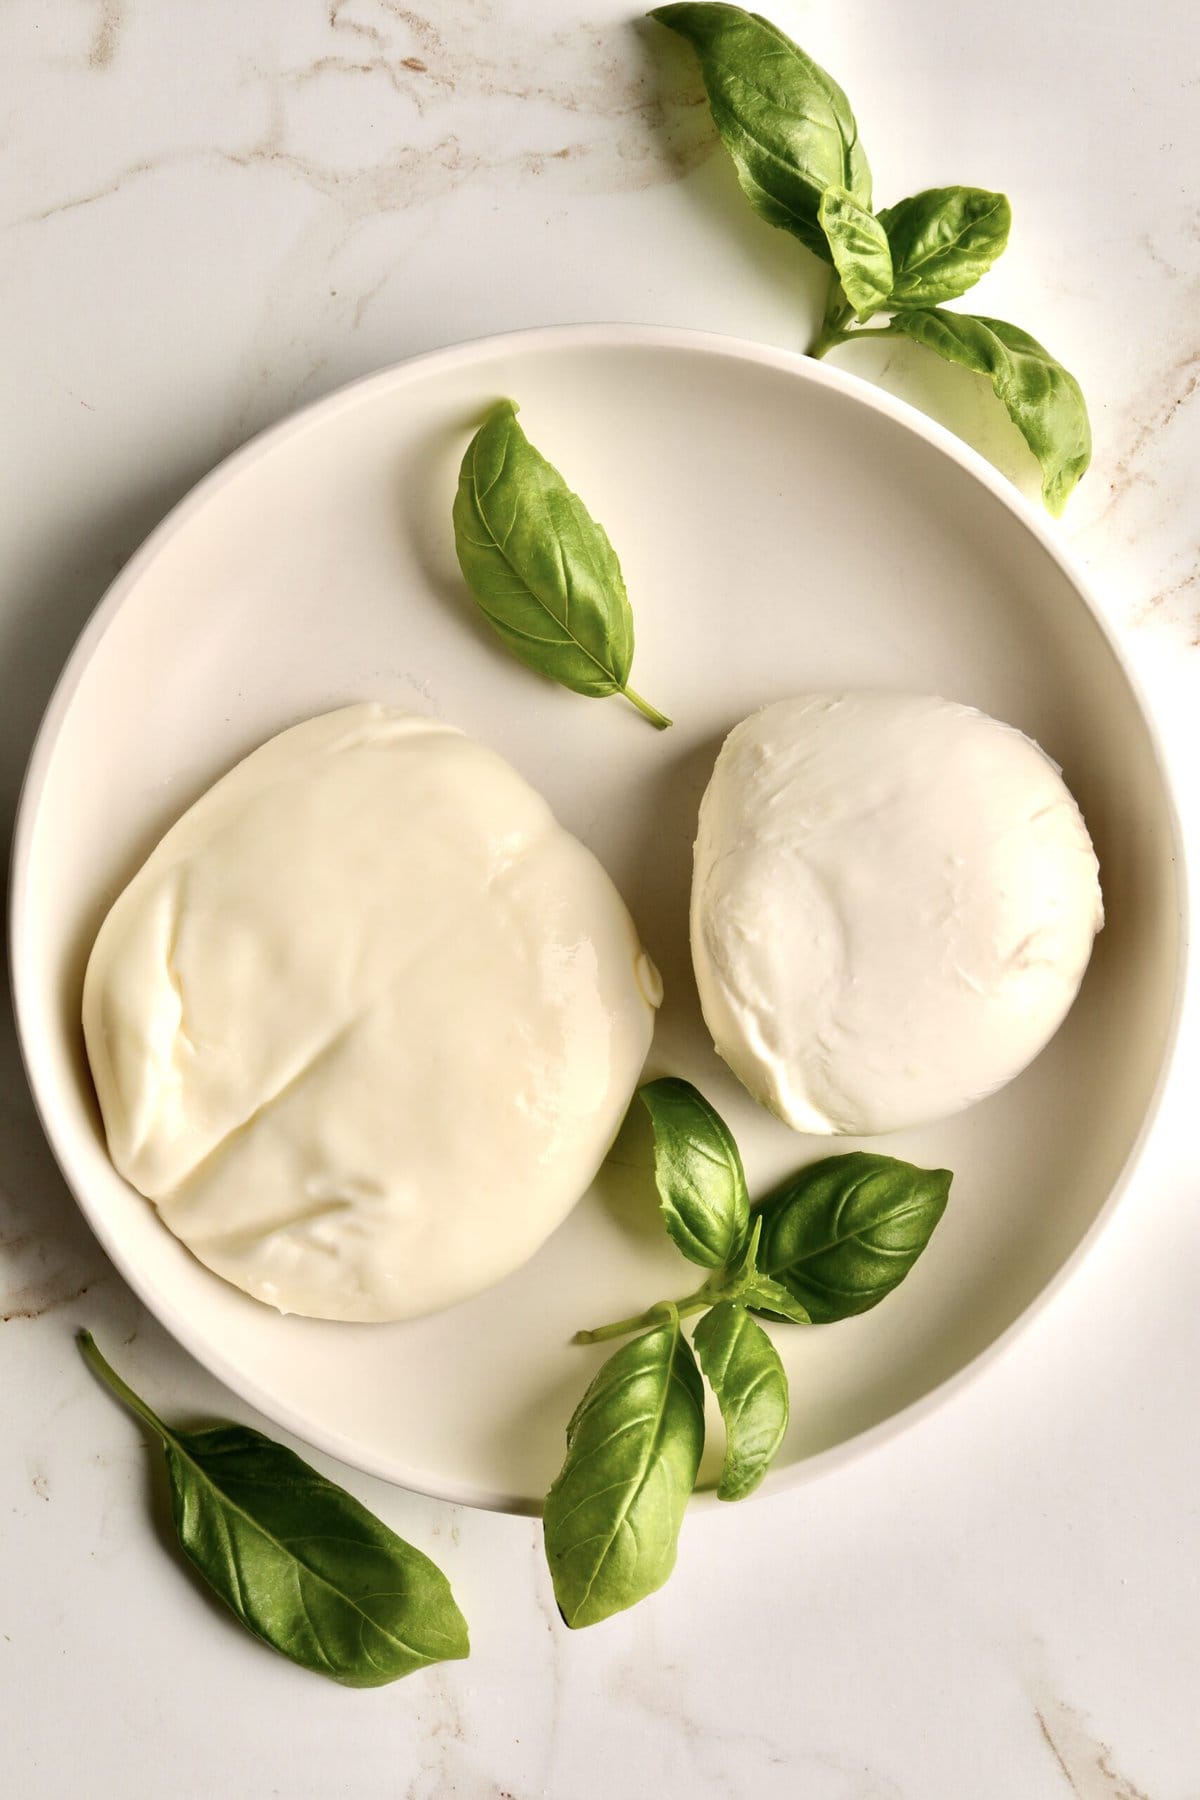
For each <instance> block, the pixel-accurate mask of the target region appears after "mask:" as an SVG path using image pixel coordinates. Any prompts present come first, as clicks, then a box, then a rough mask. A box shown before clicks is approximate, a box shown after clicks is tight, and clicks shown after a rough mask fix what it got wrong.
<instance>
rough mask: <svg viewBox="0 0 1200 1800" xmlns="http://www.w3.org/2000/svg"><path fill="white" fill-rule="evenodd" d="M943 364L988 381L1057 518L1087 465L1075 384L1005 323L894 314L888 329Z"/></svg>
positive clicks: (1087, 442)
mask: <svg viewBox="0 0 1200 1800" xmlns="http://www.w3.org/2000/svg"><path fill="white" fill-rule="evenodd" d="M889 329H890V330H892V331H900V332H902V333H903V334H904V335H905V336H906V337H910V338H913V339H914V340H915V341H916V342H917V343H918V344H924V345H925V347H926V348H927V349H929V350H933V351H935V352H936V353H937V355H938V356H940V357H943V358H944V359H945V361H946V362H952V363H961V365H962V366H963V368H964V369H972V370H974V371H975V373H976V374H978V375H986V376H987V378H988V380H989V381H990V382H991V384H992V387H993V389H994V390H995V392H996V394H997V396H998V398H999V399H1001V400H1002V401H1003V402H1004V404H1005V406H1006V407H1007V408H1008V416H1009V418H1010V419H1011V420H1012V422H1013V424H1014V425H1015V426H1016V427H1017V430H1018V431H1019V432H1020V433H1021V436H1022V437H1023V438H1024V439H1025V442H1026V443H1027V444H1028V445H1029V448H1030V449H1031V450H1032V451H1033V454H1034V455H1035V456H1036V457H1037V459H1038V462H1039V463H1040V464H1041V467H1042V499H1043V500H1044V502H1045V504H1046V506H1047V507H1048V508H1049V510H1050V511H1051V512H1052V513H1056V514H1057V513H1061V511H1062V509H1063V507H1064V506H1065V505H1066V503H1067V499H1068V497H1069V495H1070V493H1071V490H1072V488H1073V487H1074V486H1075V484H1076V482H1077V481H1078V480H1079V478H1080V476H1081V475H1082V474H1083V473H1084V471H1085V469H1086V468H1087V466H1088V464H1089V463H1090V462H1091V460H1092V429H1091V426H1090V424H1089V423H1088V415H1087V406H1086V404H1085V402H1084V398H1083V394H1082V392H1081V391H1080V387H1079V383H1078V382H1077V381H1076V379H1075V377H1074V376H1073V375H1070V374H1068V372H1067V370H1066V369H1064V368H1063V366H1062V364H1061V363H1060V362H1056V361H1055V359H1054V357H1052V356H1051V355H1050V352H1049V351H1048V350H1044V349H1043V348H1042V346H1041V344H1039V343H1038V342H1037V340H1036V339H1035V338H1031V337H1030V336H1029V335H1028V333H1027V332H1024V331H1021V330H1019V329H1018V327H1017V326H1016V325H1009V324H1007V323H1006V321H1005V320H1003V319H982V318H974V317H972V315H971V314H970V313H957V312H943V311H941V310H940V309H938V308H934V309H931V310H930V311H928V312H898V313H896V315H895V317H894V318H893V320H892V323H891V326H890V327H889Z"/></svg>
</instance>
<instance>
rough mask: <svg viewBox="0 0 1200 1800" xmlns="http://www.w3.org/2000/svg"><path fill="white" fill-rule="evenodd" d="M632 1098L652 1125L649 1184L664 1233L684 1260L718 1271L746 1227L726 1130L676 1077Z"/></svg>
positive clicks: (742, 1186)
mask: <svg viewBox="0 0 1200 1800" xmlns="http://www.w3.org/2000/svg"><path fill="white" fill-rule="evenodd" d="M639 1094H640V1097H641V1100H642V1104H643V1105H644V1106H645V1108H646V1111H647V1112H648V1113H649V1114H650V1119H651V1123H652V1124H653V1126H654V1180H655V1185H656V1186H657V1188H658V1193H659V1201H660V1204H661V1206H662V1213H663V1218H664V1219H665V1221H666V1226H667V1230H668V1231H669V1232H670V1234H671V1236H672V1238H673V1239H674V1241H675V1243H676V1244H677V1245H678V1247H679V1248H680V1249H681V1250H682V1251H683V1254H684V1255H685V1256H686V1257H688V1258H689V1259H690V1260H691V1261H692V1262H694V1263H699V1264H700V1266H701V1268H705V1269H719V1268H722V1267H723V1266H724V1265H725V1264H726V1263H727V1262H729V1261H730V1260H731V1259H732V1258H733V1257H735V1256H737V1254H738V1252H739V1251H740V1250H741V1249H742V1246H743V1244H744V1243H745V1240H746V1235H747V1232H748V1231H749V1227H750V1198H749V1195H748V1193H747V1191H746V1177H745V1175H744V1173H743V1172H742V1159H741V1157H740V1156H739V1155H738V1148H737V1145H736V1144H735V1143H734V1141H733V1138H732V1137H731V1136H730V1133H729V1128H728V1127H727V1126H726V1124H725V1121H724V1120H723V1119H722V1118H721V1116H720V1114H719V1113H718V1112H717V1111H715V1109H714V1108H713V1107H711V1106H710V1105H709V1103H708V1101H707V1100H706V1099H705V1098H704V1096H703V1094H701V1093H699V1092H697V1090H696V1089H695V1088H694V1087H693V1086H692V1084H691V1082H690V1081H681V1080H679V1078H678V1077H677V1076H674V1075H670V1076H666V1077H665V1078H664V1079H663V1080H661V1081H651V1082H647V1084H646V1086H645V1087H643V1088H641V1089H639Z"/></svg>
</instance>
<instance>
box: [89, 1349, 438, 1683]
mask: <svg viewBox="0 0 1200 1800" xmlns="http://www.w3.org/2000/svg"><path fill="white" fill-rule="evenodd" d="M79 1347H80V1350H81V1351H82V1353H83V1356H84V1358H85V1359H86V1361H87V1362H88V1364H89V1365H90V1367H91V1368H92V1369H93V1370H94V1371H95V1372H96V1374H98V1375H99V1376H100V1378H101V1380H103V1381H104V1382H105V1383H106V1384H107V1385H108V1387H110V1388H111V1389H112V1391H113V1393H115V1394H116V1395H117V1396H118V1398H119V1399H121V1400H123V1401H124V1403H125V1404H126V1405H127V1406H128V1407H130V1408H131V1410H132V1411H133V1412H135V1413H136V1414H137V1415H138V1417H139V1418H140V1419H141V1420H142V1421H143V1422H144V1423H145V1424H146V1425H148V1426H149V1427H150V1429H151V1430H152V1431H153V1432H155V1433H156V1434H157V1436H158V1437H159V1438H161V1440H162V1444H163V1448H164V1450H165V1451H166V1458H167V1472H168V1475H169V1478H170V1484H171V1515H172V1518H173V1519H174V1522H175V1529H176V1531H177V1532H178V1533H179V1541H180V1543H181V1545H182V1546H183V1550H184V1553H185V1555H186V1556H187V1557H188V1559H189V1561H190V1562H191V1563H193V1564H194V1566H195V1567H196V1569H197V1570H198V1571H199V1572H200V1574H201V1575H202V1576H203V1577H204V1579H205V1581H207V1582H208V1584H209V1586H210V1587H212V1588H213V1589H214V1590H215V1591H216V1593H218V1594H219V1595H220V1597H221V1599H222V1600H224V1601H225V1603H226V1605H227V1606H229V1607H230V1608H231V1610H232V1611H233V1612H235V1613H236V1614H237V1616H238V1618H239V1619H240V1620H241V1621H242V1624H243V1625H245V1626H246V1627H247V1629H248V1630H250V1631H252V1632H253V1633H254V1635H255V1637H258V1638H261V1639H262V1640H263V1642H264V1643H266V1644H270V1645H271V1647H272V1648H273V1649H275V1650H279V1651H281V1652H282V1654H283V1655H284V1656H286V1657H288V1658H289V1659H290V1660H291V1661H292V1662H294V1663H299V1664H300V1666H301V1667H302V1668H305V1669H313V1670H315V1671H316V1672H317V1673H318V1674H321V1675H328V1676H330V1677H332V1679H333V1680H334V1681H340V1682H341V1683H343V1685H345V1686H346V1687H381V1686H382V1685H383V1684H384V1683H385V1682H389V1681H396V1680H397V1679H398V1678H399V1677H400V1676H402V1675H410V1674H412V1672H413V1671H414V1670H415V1669H423V1668H425V1667H426V1666H427V1665H428V1664H430V1663H435V1662H444V1661H446V1660H447V1659H450V1658H454V1657H461V1656H466V1655H467V1654H468V1650H469V1645H468V1642H467V1626H466V1621H465V1620H464V1618H463V1616H462V1614H461V1613H460V1612H459V1610H458V1607H457V1606H456V1605H455V1603H454V1596H453V1595H452V1594H451V1592H450V1584H449V1582H448V1581H447V1580H446V1577H445V1576H444V1575H443V1574H442V1572H441V1570H440V1569H439V1568H438V1567H437V1566H436V1565H435V1564H434V1563H432V1562H430V1560H429V1558H428V1557H426V1556H422V1554H421V1552H420V1551H419V1550H414V1549H413V1547H412V1545H411V1544H406V1543H405V1542H404V1540H403V1538H399V1537H397V1536H396V1534H395V1532H394V1531H389V1529H388V1527H387V1526H386V1525H384V1524H383V1523H382V1522H381V1521H380V1520H379V1519H377V1518H375V1517H374V1515H373V1514H372V1513H369V1512H368V1511H367V1509H366V1507H365V1506H362V1505H360V1504H359V1502H358V1501H357V1500H355V1499H354V1498H353V1496H352V1495H350V1494H348V1493H346V1492H345V1490H344V1489H343V1488H340V1487H336V1486H335V1485H334V1484H333V1482H331V1481H327V1480H326V1479H325V1477H324V1476H323V1475H319V1474H318V1473H317V1471H316V1470H315V1469H313V1468H310V1466H309V1465H308V1463H306V1462H302V1461H301V1459H300V1458H299V1457H298V1456H296V1455H295V1454H294V1453H293V1452H292V1451H291V1450H286V1449H284V1447H283V1445H282V1444H276V1443H273V1442H272V1440H271V1439H270V1438H267V1437H264V1436H263V1435H262V1433H261V1432H258V1431H252V1430H250V1429H249V1427H247V1426H244V1425H218V1426H215V1427H213V1428H212V1429H210V1430H207V1431H188V1432H185V1431H171V1430H169V1429H168V1428H167V1426H165V1425H164V1424H163V1423H162V1420H161V1419H159V1418H158V1417H157V1416H156V1415H155V1414H154V1413H153V1412H151V1410H150V1408H149V1407H148V1406H147V1405H146V1403H145V1402H144V1401H143V1400H142V1399H140V1398H139V1396H138V1395H136V1394H135V1393H134V1392H133V1390H132V1389H131V1388H129V1387H127V1386H126V1384H125V1383H124V1382H123V1381H122V1380H121V1378H120V1376H119V1375H117V1374H116V1372H115V1371H114V1370H113V1369H112V1368H111V1367H110V1366H109V1364H108V1363H107V1362H106V1361H105V1359H104V1357H103V1356H102V1355H101V1354H100V1352H99V1350H98V1349H97V1348H96V1344H95V1341H94V1339H93V1338H92V1335H91V1333H90V1332H87V1331H85V1332H81V1333H80V1336H79Z"/></svg>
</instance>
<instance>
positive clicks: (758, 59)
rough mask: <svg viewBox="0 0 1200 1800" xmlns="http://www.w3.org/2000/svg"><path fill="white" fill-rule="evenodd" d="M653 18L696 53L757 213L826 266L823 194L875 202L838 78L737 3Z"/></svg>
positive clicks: (662, 12) (676, 9)
mask: <svg viewBox="0 0 1200 1800" xmlns="http://www.w3.org/2000/svg"><path fill="white" fill-rule="evenodd" d="M650 17H651V18H652V19H657V20H658V21H659V23H660V24H662V25H666V26H667V27H668V28H669V29H670V30H671V31H676V32H678V33H679V35H680V36H681V37H683V38H686V39H687V41H688V42H689V43H690V44H691V45H692V46H693V47H694V48H695V50H696V52H697V54H698V55H699V58H700V69H701V73H702V74H703V77H704V85H705V88H706V89H707V91H708V100H709V106H710V108H711V110H712V116H713V121H714V123H715V124H716V127H717V130H718V131H719V132H720V134H721V140H722V142H723V143H724V145H725V148H726V149H727V150H728V151H729V154H730V155H731V156H732V158H733V162H734V167H735V168H736V170H737V175H738V180H739V181H740V183H741V185H742V192H743V193H744V194H745V195H746V198H747V199H748V200H749V202H750V204H751V206H752V207H753V208H754V210H755V212H757V213H758V215H759V216H760V218H763V219H766V220H767V221H768V223H769V224H771V225H778V226H781V227H782V228H783V230H785V231H790V232H791V233H792V235H793V236H794V237H797V238H799V240H800V242H801V243H802V244H804V245H805V246H806V247H807V248H808V249H809V250H813V251H815V252H816V254H817V255H818V256H820V257H822V258H823V259H824V260H825V261H826V262H829V261H830V254H829V245H828V243H827V241H826V238H825V233H824V232H823V231H822V229H821V224H820V220H819V218H818V209H819V207H820V204H821V195H822V194H823V193H824V192H825V189H826V188H828V187H840V188H845V189H846V190H847V192H848V193H850V194H851V195H852V196H853V197H854V199H855V200H857V201H859V202H860V203H861V204H862V205H863V206H869V205H870V203H871V171H870V169H869V168H868V166H867V159H866V155H865V153H864V151H863V148H862V145H861V144H860V143H859V141H858V126H857V124H856V123H855V120H854V114H853V113H852V112H851V110H850V102H849V101H848V100H847V98H846V96H845V94H844V93H843V92H842V90H841V88H840V87H839V86H838V84H837V82H836V81H834V80H833V79H832V77H831V76H829V75H827V74H826V73H825V70H824V69H822V68H820V67H819V66H818V65H817V64H816V63H815V62H813V60H812V58H811V57H808V56H806V55H805V53H804V51H803V50H801V48H800V47H799V45H798V44H794V43H793V42H792V40H791V39H790V38H789V37H785V36H784V34H783V32H782V31H780V30H779V28H778V27H777V26H775V25H772V24H771V23H770V21H769V20H767V19H764V18H761V17H760V16H759V14H758V13H750V12H745V11H744V10H743V9H742V8H741V7H740V6H721V5H705V4H693V3H685V4H680V5H673V6H659V7H656V8H655V9H654V11H653V12H651V14H650Z"/></svg>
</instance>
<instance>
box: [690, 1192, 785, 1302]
mask: <svg viewBox="0 0 1200 1800" xmlns="http://www.w3.org/2000/svg"><path fill="white" fill-rule="evenodd" d="M751 1220H752V1224H751V1229H750V1234H749V1236H748V1237H747V1239H746V1242H745V1244H744V1245H743V1247H742V1249H741V1251H740V1252H739V1253H738V1255H737V1256H736V1257H735V1258H734V1259H733V1260H732V1261H731V1262H730V1264H729V1267H728V1268H727V1269H726V1271H725V1278H724V1280H723V1281H722V1282H721V1283H720V1285H719V1287H714V1288H711V1289H710V1292H711V1293H712V1297H713V1300H714V1301H720V1300H731V1301H733V1303H734V1304H735V1305H736V1306H753V1307H755V1308H757V1309H758V1310H759V1311H760V1312H770V1313H771V1314H772V1316H773V1317H776V1318H780V1319H786V1320H788V1322H789V1323H790V1324H793V1325H810V1324H811V1323H812V1320H811V1319H810V1318H809V1316H808V1310H807V1308H806V1307H803V1306H801V1304H800V1302H799V1301H798V1300H794V1299H793V1298H792V1296H791V1295H790V1294H789V1293H788V1291H787V1289H786V1288H785V1287H781V1286H780V1284H779V1282H777V1281H772V1279H771V1277H770V1276H769V1275H764V1274H763V1272H762V1270H761V1269H760V1268H759V1266H758V1246H759V1242H760V1240H761V1238H762V1228H763V1222H762V1214H761V1213H757V1212H756V1213H752V1214H751ZM707 1285H708V1284H707V1283H706V1286H707ZM703 1292H704V1290H703V1289H701V1293H703ZM696 1298H699V1295H697V1296H696Z"/></svg>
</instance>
